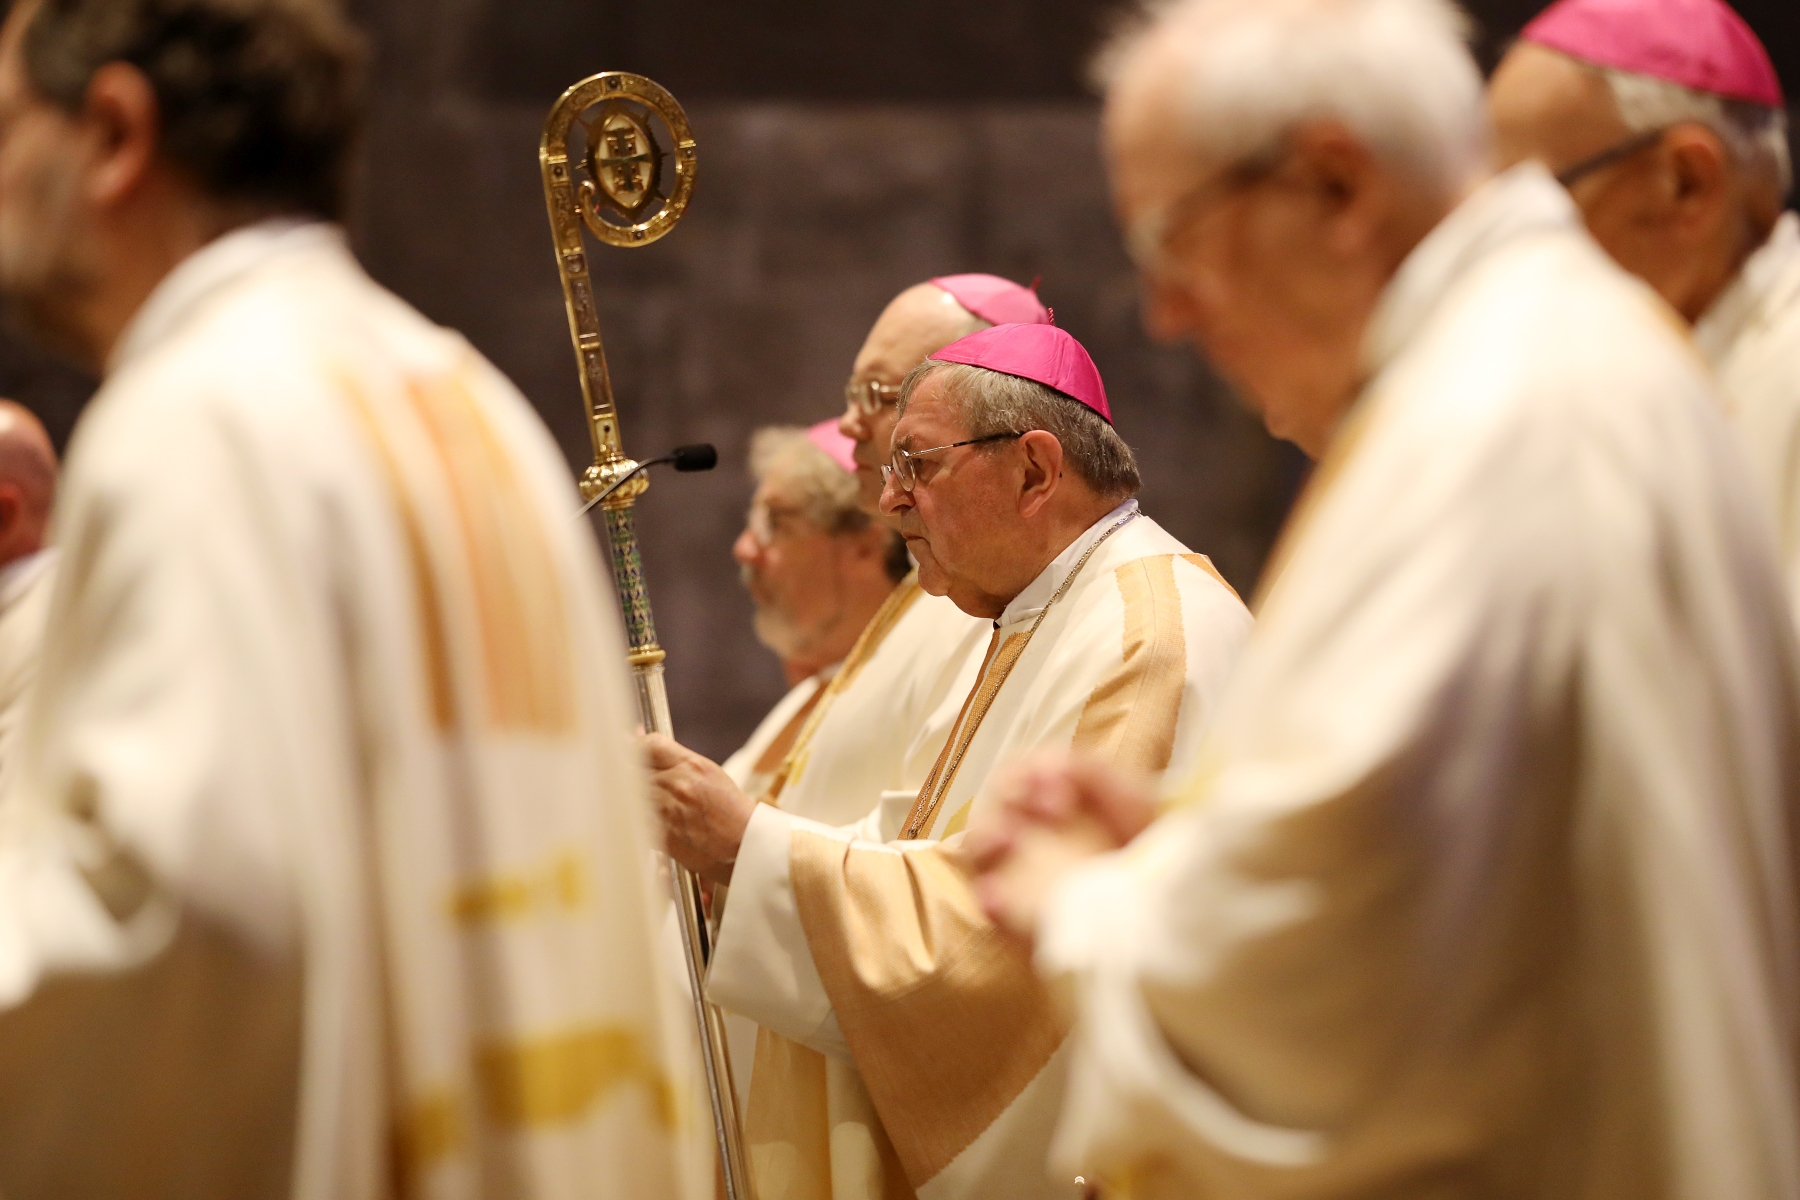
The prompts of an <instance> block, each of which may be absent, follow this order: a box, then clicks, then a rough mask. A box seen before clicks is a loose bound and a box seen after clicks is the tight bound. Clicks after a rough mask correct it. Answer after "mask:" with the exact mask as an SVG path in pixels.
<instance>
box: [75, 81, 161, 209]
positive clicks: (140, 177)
mask: <svg viewBox="0 0 1800 1200" xmlns="http://www.w3.org/2000/svg"><path fill="white" fill-rule="evenodd" d="M82 124H83V125H84V126H85V128H86V130H87V132H89V133H90V134H91V135H92V136H93V137H94V138H95V139H96V142H97V145H96V147H95V150H96V155H97V161H96V165H95V169H94V172H93V174H92V176H91V177H90V179H89V183H88V187H89V198H90V199H91V200H92V201H93V202H94V203H95V204H97V205H99V206H101V207H108V206H111V205H113V204H116V203H118V202H119V201H120V200H123V199H125V198H126V197H128V196H129V195H131V193H132V192H134V191H135V190H136V189H137V188H138V187H139V186H140V185H141V184H142V183H143V181H144V178H145V177H146V176H147V175H148V174H149V172H150V170H151V167H152V166H153V165H154V163H155V161H156V156H157V143H158V140H159V138H160V136H161V128H162V119H161V115H160V112H159V110H158V107H157V103H156V89H155V88H154V87H152V86H151V84H150V80H149V79H148V78H147V77H145V75H144V73H143V72H142V71H140V70H138V69H137V68H136V67H134V66H132V65H131V64H129V63H122V62H112V63H107V64H106V65H105V66H103V67H101V68H100V69H99V70H98V71H95V72H94V77H93V79H91V80H90V81H89V82H88V90H87V102H86V105H85V106H84V108H83V112H82Z"/></svg>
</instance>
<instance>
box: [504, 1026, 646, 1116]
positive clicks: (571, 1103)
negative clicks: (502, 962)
mask: <svg viewBox="0 0 1800 1200" xmlns="http://www.w3.org/2000/svg"><path fill="white" fill-rule="evenodd" d="M475 1081H476V1085H477V1090H478V1091H479V1092H480V1095H481V1101H482V1110H483V1111H484V1112H485V1113H486V1115H487V1117H488V1119H489V1120H491V1121H492V1122H494V1124H495V1125H497V1126H499V1127H501V1128H502V1129H525V1128H534V1127H539V1126H544V1125H560V1124H564V1123H566V1122H570V1121H574V1120H577V1119H579V1118H581V1117H583V1116H585V1115H586V1114H587V1113H588V1112H589V1110H591V1109H592V1108H593V1107H594V1105H596V1104H598V1103H599V1102H600V1101H601V1100H602V1099H604V1098H605V1097H606V1096H607V1095H608V1094H609V1093H611V1092H612V1091H613V1090H615V1089H617V1088H620V1087H624V1086H626V1085H636V1086H638V1087H641V1088H642V1089H643V1090H644V1091H645V1092H646V1093H647V1094H648V1095H649V1098H650V1101H651V1109H652V1111H653V1112H654V1113H655V1116H656V1119H657V1121H658V1122H660V1123H661V1124H662V1126H663V1127H664V1128H673V1126H674V1124H675V1095H674V1092H673V1090H672V1089H671V1088H670V1086H669V1080H668V1079H667V1077H665V1076H664V1074H663V1072H662V1068H661V1067H660V1066H658V1065H657V1062H656V1058H655V1056H654V1055H653V1054H649V1053H646V1051H645V1048H644V1043H643V1040H642V1039H641V1038H640V1037H639V1036H638V1034H637V1033H636V1032H635V1031H633V1030H630V1029H625V1028H621V1027H619V1026H616V1025H596V1026H593V1027H591V1028H587V1029H576V1030H571V1031H569V1032H566V1033H561V1034H556V1035H553V1036H550V1037H541V1038H536V1039H533V1040H530V1041H516V1042H497V1043H491V1044H489V1045H486V1046H482V1047H479V1048H478V1049H477V1050H476V1052H475Z"/></svg>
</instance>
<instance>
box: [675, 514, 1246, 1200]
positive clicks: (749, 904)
mask: <svg viewBox="0 0 1800 1200" xmlns="http://www.w3.org/2000/svg"><path fill="white" fill-rule="evenodd" d="M1134 512H1135V502H1133V503H1131V504H1128V505H1126V506H1121V508H1120V509H1118V510H1115V512H1113V513H1112V514H1109V515H1108V517H1107V518H1106V519H1103V520H1102V521H1100V522H1098V523H1097V524H1096V525H1095V526H1094V527H1093V528H1091V529H1090V530H1088V531H1087V533H1086V534H1084V535H1083V536H1082V537H1081V538H1078V539H1077V540H1076V542H1075V543H1074V544H1072V545H1071V546H1070V547H1069V548H1068V549H1067V550H1066V551H1065V552H1064V553H1063V555H1061V556H1059V558H1058V559H1057V561H1056V562H1054V563H1052V564H1051V566H1050V567H1048V568H1046V570H1045V572H1044V573H1043V574H1042V575H1041V576H1040V577H1039V578H1038V579H1037V580H1034V581H1033V583H1032V585H1031V586H1030V587H1028V588H1027V589H1026V590H1025V591H1024V592H1023V593H1021V594H1020V596H1019V597H1017V598H1016V599H1015V601H1014V602H1013V604H1012V605H1011V606H1009V608H1008V609H1007V611H1006V612H1005V613H1004V614H1002V616H1001V618H1000V620H999V621H998V622H996V623H995V624H996V625H997V628H994V627H992V626H990V631H991V632H990V637H989V639H987V647H986V648H987V650H988V653H987V654H986V655H984V656H983V657H982V658H981V659H979V660H977V661H978V663H979V669H978V670H973V671H971V672H969V673H968V674H967V675H966V676H965V679H964V680H963V684H962V687H961V688H960V689H959V691H960V694H956V695H952V696H947V697H946V698H945V700H944V705H943V708H942V709H941V710H940V715H939V717H938V722H937V723H938V724H939V725H941V726H942V727H943V728H944V729H945V730H946V731H947V732H948V731H951V730H954V737H953V739H949V740H946V741H945V742H943V743H942V744H941V748H940V750H939V755H938V759H937V761H936V762H935V763H934V774H935V775H936V778H935V780H930V781H922V783H921V787H920V789H918V790H916V791H915V792H914V793H913V794H912V795H910V796H906V797H904V801H903V802H901V799H900V798H898V797H895V798H890V801H889V802H888V803H886V804H884V805H882V806H881V807H880V808H878V809H876V810H875V811H873V812H871V813H869V814H868V815H867V816H866V817H865V818H864V819H863V820H862V821H861V822H858V823H856V824H855V825H851V826H842V827H832V826H828V825H825V824H822V823H819V822H811V821H806V820H804V819H800V818H797V817H794V816H792V815H790V814H785V813H781V812H778V811H774V810H770V811H767V812H764V811H760V810H759V812H758V813H757V814H756V815H755V816H754V817H753V818H752V821H751V829H750V831H748V832H747V834H746V837H745V842H744V847H743V849H742V850H741V851H740V855H739V859H738V866H737V868H736V873H735V874H734V880H733V885H734V886H733V895H732V900H731V904H730V905H729V906H728V907H727V909H726V913H725V918H724V921H723V923H722V926H721V929H720V941H719V954H718V958H717V959H716V960H715V963H714V968H713V977H712V983H711V993H712V995H713V997H714V998H715V999H716V1000H718V1001H720V1002H721V1003H723V1004H725V1005H726V1006H727V1007H732V1008H736V1009H737V1010H738V1011H741V1012H744V1013H746V1015H750V1016H752V1017H754V1018H755V1019H756V1020H758V1021H759V1022H760V1023H761V1024H763V1026H764V1027H765V1030H764V1035H763V1037H764V1041H765V1044H768V1043H770V1042H771V1041H774V1040H779V1039H775V1038H773V1036H772V1035H779V1036H780V1039H788V1040H790V1041H791V1042H798V1043H801V1044H802V1045H803V1046H805V1047H811V1048H812V1050H813V1051H816V1052H818V1053H819V1054H820V1055H821V1056H823V1057H825V1058H827V1059H831V1060H833V1061H834V1063H841V1062H846V1060H847V1061H848V1063H853V1064H854V1068H855V1070H856V1071H857V1073H858V1074H859V1075H860V1079H861V1082H862V1084H863V1086H864V1087H865V1088H866V1095H867V1097H868V1102H869V1106H870V1108H871V1110H872V1112H873V1114H874V1115H875V1116H876V1117H878V1119H879V1126H878V1130H877V1131H876V1132H877V1133H878V1135H879V1136H878V1137H876V1138H875V1139H874V1140H875V1142H876V1148H877V1149H878V1150H879V1152H880V1153H879V1154H878V1155H877V1157H876V1159H875V1164H876V1169H872V1170H871V1171H870V1172H869V1177H868V1179H867V1181H866V1187H865V1188H863V1189H862V1190H850V1191H842V1190H840V1191H838V1192H837V1193H835V1195H836V1196H838V1197H840V1198H841V1197H845V1196H855V1197H861V1196H877V1195H884V1196H894V1195H901V1194H905V1193H906V1192H912V1193H915V1194H917V1195H918V1196H920V1197H921V1198H923V1200H937V1198H939V1197H969V1198H970V1200H974V1198H977V1197H979V1198H980V1200H1009V1198H1011V1197H1052V1196H1054V1197H1059V1198H1062V1197H1067V1196H1068V1195H1069V1194H1070V1187H1069V1185H1068V1183H1067V1181H1064V1182H1063V1183H1061V1184H1058V1183H1056V1182H1054V1181H1053V1180H1052V1179H1051V1178H1050V1177H1049V1175H1048V1174H1047V1173H1046V1172H1045V1171H1044V1170H1042V1169H1041V1167H1042V1164H1043V1163H1044V1158H1045V1149H1046V1147H1047V1145H1048V1141H1049V1130H1050V1121H1051V1117H1052V1116H1053V1114H1054V1111H1055V1107H1056V1103H1057V1099H1058V1096H1059V1094H1060V1086H1061V1076H1062V1068H1061V1061H1060V1052H1059V1047H1060V1046H1061V1043H1062V1041H1063V1033H1064V1031H1063V1029H1062V1028H1061V1026H1060V1024H1059V1023H1058V1020H1057V1018H1056V1015H1055V1011H1054V1008H1053V1006H1052V1005H1051V1003H1050V1000H1049V997H1048V995H1047V993H1045V991H1044V990H1043V988H1042V987H1041V986H1040V985H1039V984H1038V983H1037V982H1036V979H1035V976H1034V975H1033V974H1032V972H1031V970H1030V966H1029V964H1028V963H1027V962H1026V961H1025V960H1023V959H1022V958H1021V957H1020V956H1019V955H1018V953H1017V952H1016V951H1015V950H1014V949H1012V948H1011V947H1010V946H1009V945H1008V944H1006V943H1005V942H1003V941H1002V939H1001V938H1000V937H999V935H998V933H997V931H995V930H994V929H993V928H992V927H991V926H990V925H989V924H988V923H987V921H986V920H985V918H984V917H982V915H981V914H980V911H979V908H978V906H977V905H976V903H975V899H974V895H973V892H972V891H971V889H970V888H969V886H968V883H967V880H966V876H965V874H964V871H963V867H962V864H961V862H960V860H959V854H958V846H959V844H960V834H961V831H962V830H963V829H964V828H965V827H966V826H967V823H968V820H969V818H970V815H971V814H972V813H973V812H974V811H975V808H976V806H977V805H978V804H979V803H980V800H981V794H982V784H983V783H984V781H985V780H986V779H987V777H988V776H989V774H990V773H991V772H992V771H993V769H994V768H995V767H996V766H998V765H1000V764H1001V763H1002V762H1004V761H1006V760H1008V759H1010V758H1011V757H1013V756H1014V755H1016V754H1018V753H1021V752H1024V751H1026V750H1029V749H1033V748H1038V747H1048V746H1057V745H1061V746H1070V747H1074V748H1077V749H1084V750H1088V751H1090V752H1094V753H1099V754H1102V755H1104V756H1106V757H1107V758H1109V759H1110V760H1111V761H1113V762H1115V763H1117V764H1118V765H1120V766H1122V767H1125V768H1127V769H1136V770H1140V771H1144V772H1148V773H1152V774H1154V773H1159V772H1161V771H1164V770H1167V769H1169V768H1171V767H1175V768H1178V769H1185V767H1187V766H1191V763H1192V754H1191V749H1192V747H1193V745H1194V744H1195V743H1196V741H1197V734H1198V731H1199V729H1200V727H1201V726H1202V724H1203V723H1204V721H1205V719H1206V715H1207V713H1208V711H1209V709H1210V706H1211V703H1212V699H1213V697H1214V696H1215V695H1216V694H1217V693H1218V691H1219V690H1220V689H1221V688H1222V687H1223V684H1224V680H1225V678H1226V676H1227V674H1228V673H1229V671H1230V669H1231V664H1232V661H1233V659H1234V658H1235V655H1236V653H1237V650H1238V648H1239V647H1240V646H1241V645H1242V643H1243V641H1244V638H1245V637H1246V635H1247V633H1248V630H1249V626H1250V617H1249V613H1248V611H1247V610H1246V609H1245V608H1244V606H1243V605H1242V604H1241V603H1240V602H1239V600H1238V599H1237V597H1236V595H1235V594H1234V593H1233V592H1232V591H1231V590H1230V589H1229V588H1228V587H1227V586H1225V585H1224V583H1223V581H1222V580H1221V579H1220V578H1219V577H1218V575H1217V573H1216V572H1214V571H1212V570H1211V568H1210V564H1208V563H1206V561H1205V560H1204V558H1202V557H1201V556H1198V555H1193V554H1192V553H1191V552H1189V551H1188V550H1187V548H1186V547H1184V546H1182V545H1181V544H1180V543H1179V542H1177V541H1176V540H1175V539H1174V538H1172V537H1170V536H1169V535H1168V534H1167V533H1165V532H1163V531H1162V530H1161V529H1160V528H1159V527H1157V526H1156V524H1155V523H1154V522H1153V521H1151V520H1149V519H1148V518H1146V517H1142V516H1136V517H1135V519H1127V520H1126V521H1125V523H1124V524H1123V525H1122V526H1120V527H1119V528H1118V529H1117V531H1116V533H1115V534H1114V535H1113V536H1111V537H1109V538H1106V539H1105V540H1104V541H1102V540H1101V537H1102V535H1103V534H1105V533H1106V531H1107V530H1108V529H1109V528H1111V527H1112V526H1114V525H1118V524H1119V522H1120V520H1121V518H1130V517H1132V514H1133V513H1134ZM1090 550H1091V551H1092V556H1091V558H1090V559H1089V560H1088V561H1087V562H1086V565H1085V566H1084V567H1083V569H1082V570H1081V571H1080V572H1079V573H1078V574H1076V575H1074V577H1073V578H1072V579H1071V572H1072V570H1073V568H1074V567H1075V565H1076V563H1077V562H1078V561H1080V560H1081V559H1082V557H1083V555H1084V554H1087V552H1089V551H1090ZM1065 584H1068V590H1067V592H1066V593H1065V594H1064V595H1063V596H1062V598H1061V599H1060V600H1058V601H1057V602H1056V603H1055V604H1051V603H1050V601H1051V598H1052V596H1053V595H1055V593H1056V592H1057V590H1058V589H1059V588H1062V587H1063V586H1064V585H1065ZM1046 610H1047V611H1046ZM1040 617H1041V618H1042V623H1041V624H1039V623H1038V622H1039V618H1040ZM1034 629H1035V632H1033V630H1034ZM1009 647H1010V649H1009ZM977 712H979V714H980V715H979V719H974V718H975V714H976V713H977ZM952 760H954V763H955V766H954V768H952V767H951V765H950V764H951V762H952ZM925 782H931V783H932V784H933V786H932V788H931V789H929V790H930V792H931V793H933V795H932V798H931V800H930V803H929V810H930V813H929V818H928V820H927V822H926V823H925V824H924V825H923V826H922V827H921V828H920V829H919V831H918V832H919V836H918V837H916V838H912V839H904V836H903V835H904V832H905V830H904V826H905V824H906V821H907V818H908V816H909V815H911V814H913V813H915V811H917V810H918V809H919V805H920V802H921V800H922V798H923V794H924V793H925V792H926V791H927V789H926V788H925V787H924V783H925ZM782 1056H783V1057H785V1058H787V1059H789V1060H791V1059H792V1058H793V1054H792V1052H791V1051H787V1050H786V1049H785V1048H784V1049H783V1051H782ZM774 1057H775V1056H774V1055H773V1054H763V1053H759V1058H758V1070H759V1072H761V1071H762V1070H763V1069H764V1064H765V1061H769V1060H772V1059H773V1058H774ZM753 1097H754V1091H753ZM815 1108H816V1106H815ZM750 1121H751V1125H752V1128H753V1132H752V1138H751V1140H752V1143H753V1146H754V1145H758V1144H760V1145H761V1147H762V1149H761V1151H760V1153H761V1155H762V1157H763V1159H764V1161H765V1163H766V1164H767V1168H768V1169H767V1170H765V1171H763V1172H759V1174H758V1183H759V1186H763V1185H764V1184H765V1181H766V1183H767V1184H768V1185H769V1186H772V1187H774V1188H775V1189H776V1190H774V1191H772V1192H770V1193H767V1194H764V1195H762V1196H761V1200H780V1198H782V1197H795V1198H801V1197H807V1198H810V1197H814V1196H820V1197H823V1196H827V1195H834V1193H833V1192H831V1191H827V1190H823V1189H822V1188H821V1187H820V1186H819V1183H818V1181H817V1180H816V1178H815V1177H814V1176H813V1175H811V1174H809V1173H807V1172H806V1171H805V1170H804V1169H801V1168H803V1165H804V1162H805V1156H806V1148H807V1145H808V1143H816V1142H817V1141H818V1140H819V1139H820V1137H821V1135H820V1133H819V1132H817V1125H816V1122H811V1121H809V1115H808V1114H807V1113H806V1112H805V1111H803V1109H801V1108H794V1107H791V1106H790V1107H789V1108H787V1109H786V1110H776V1109H773V1108H772V1107H767V1106H765V1107H762V1108H760V1109H759V1106H757V1105H756V1104H754V1103H753V1104H752V1110H751V1117H750ZM841 1128H842V1126H841V1125H840V1126H836V1127H831V1126H828V1128H827V1130H826V1131H825V1133H824V1135H823V1136H824V1137H826V1138H827V1139H829V1138H830V1137H831V1136H833V1135H835V1134H836V1133H837V1132H838V1131H839V1130H840V1129H841ZM858 1136H862V1135H861V1134H860V1133H859V1134H858ZM753 1152H754V1151H753ZM895 1172H897V1173H898V1178H895V1177H894V1173H895ZM831 1182H832V1183H834V1184H836V1183H839V1182H842V1181H839V1180H833V1181H831Z"/></svg>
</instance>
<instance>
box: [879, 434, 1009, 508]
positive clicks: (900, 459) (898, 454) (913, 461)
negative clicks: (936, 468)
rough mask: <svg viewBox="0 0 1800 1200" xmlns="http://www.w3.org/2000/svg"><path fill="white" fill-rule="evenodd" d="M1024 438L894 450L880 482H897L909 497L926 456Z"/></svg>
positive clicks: (997, 437)
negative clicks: (921, 462)
mask: <svg viewBox="0 0 1800 1200" xmlns="http://www.w3.org/2000/svg"><path fill="white" fill-rule="evenodd" d="M1024 436H1025V435H1024V434H1023V433H990V434H988V435H987V436H986V437H978V438H969V439H968V440H967V441H963V442H951V443H950V444H949V445H948V446H933V447H932V448H931V449H929V450H900V449H896V450H895V451H894V459H893V461H892V462H891V463H889V464H888V465H886V466H884V467H882V468H881V482H882V483H884V484H885V483H886V482H888V480H890V479H894V480H898V481H899V483H900V490H901V491H903V492H905V493H906V494H907V495H909V496H910V495H911V494H912V490H913V489H914V488H916V487H918V486H919V462H920V460H921V459H923V458H924V457H925V456H926V455H927V454H938V453H941V452H943V451H945V450H954V449H956V448H957V447H958V446H979V445H981V444H982V443H983V442H997V441H1000V440H1001V439H1002V438H1017V437H1024Z"/></svg>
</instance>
